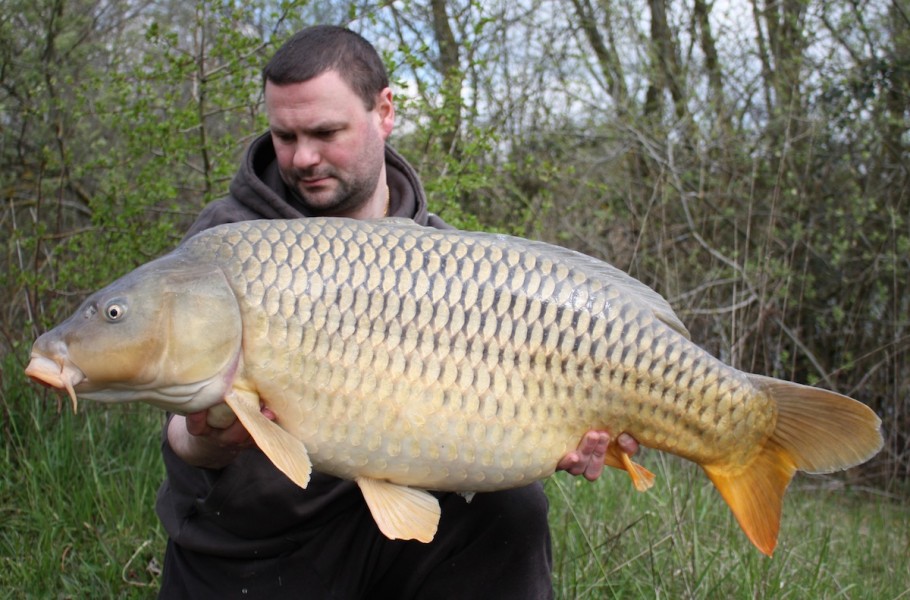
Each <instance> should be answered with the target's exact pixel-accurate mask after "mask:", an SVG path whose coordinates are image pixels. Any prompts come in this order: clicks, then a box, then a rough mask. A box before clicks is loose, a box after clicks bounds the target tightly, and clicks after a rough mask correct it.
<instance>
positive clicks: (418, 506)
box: [356, 477, 440, 542]
mask: <svg viewBox="0 0 910 600" xmlns="http://www.w3.org/2000/svg"><path fill="white" fill-rule="evenodd" d="M356 481H357V485H359V486H360V491H361V492H363V497H364V499H365V500H366V502H367V506H368V507H369V508H370V513H372V515H373V519H374V520H375V521H376V525H378V526H379V530H380V531H381V532H382V533H383V534H384V535H385V536H386V537H387V538H389V539H392V540H417V541H420V542H429V541H431V540H432V539H433V536H435V535H436V528H437V526H438V525H439V515H440V510H439V501H438V500H436V497H435V496H433V495H432V494H430V493H429V492H425V491H423V490H418V489H414V488H409V487H406V486H403V485H397V484H394V483H390V482H388V481H382V480H379V479H373V478H371V477H358V478H357V479H356Z"/></svg>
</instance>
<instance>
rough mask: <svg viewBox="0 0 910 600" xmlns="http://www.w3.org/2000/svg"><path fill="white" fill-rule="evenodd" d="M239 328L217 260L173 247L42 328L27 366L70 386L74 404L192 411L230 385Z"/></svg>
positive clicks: (41, 378) (55, 384)
mask: <svg viewBox="0 0 910 600" xmlns="http://www.w3.org/2000/svg"><path fill="white" fill-rule="evenodd" d="M242 330H243V327H242V323H241V317H240V308H239V305H238V303H237V299H236V297H235V296H234V293H233V291H232V290H231V287H230V285H229V284H228V282H227V280H226V278H225V276H224V273H223V272H222V271H221V270H220V268H218V267H217V266H216V265H213V264H211V263H206V262H198V261H196V262H194V261H192V260H190V259H189V258H188V257H186V256H182V255H181V254H180V253H179V252H178V253H172V254H170V255H167V256H165V257H162V258H160V259H157V260H155V261H152V262H150V263H148V264H146V265H143V266H142V267H139V268H138V269H136V270H135V271H132V272H131V273H128V274H127V275H125V276H123V277H122V278H120V279H118V280H117V281H115V282H114V283H112V284H110V285H109V286H107V287H105V288H103V289H101V290H99V291H97V292H95V293H94V294H92V295H91V296H89V297H88V298H87V299H86V300H85V301H84V302H83V303H82V305H81V306H80V307H79V308H78V309H77V310H76V312H75V313H73V314H72V315H71V316H70V317H69V318H67V319H66V320H65V321H64V322H62V323H61V324H60V325H58V326H57V327H55V328H54V329H52V330H50V331H48V332H47V333H45V334H43V335H41V336H40V337H39V338H38V339H37V340H36V341H35V343H34V345H33V347H32V352H31V360H30V362H29V364H28V366H27V367H26V370H25V373H26V375H28V376H29V377H30V378H32V379H33V380H35V381H37V382H39V383H41V384H44V385H46V386H49V387H52V388H55V389H57V390H60V391H66V392H67V393H69V395H70V398H71V399H72V401H73V407H74V409H75V407H76V399H77V397H82V398H87V399H89V400H97V401H101V402H130V401H137V400H138V401H145V402H149V403H150V404H154V405H156V406H159V407H161V408H165V409H167V410H172V411H175V412H180V413H187V412H194V411H198V410H203V409H205V408H208V407H209V406H211V405H214V404H216V403H218V402H220V401H221V398H222V397H223V395H224V393H225V392H226V391H227V390H228V389H229V388H230V384H231V381H232V379H233V377H234V373H235V371H236V369H237V367H238V364H239V361H240V353H241V337H242Z"/></svg>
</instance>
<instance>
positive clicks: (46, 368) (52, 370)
mask: <svg viewBox="0 0 910 600" xmlns="http://www.w3.org/2000/svg"><path fill="white" fill-rule="evenodd" d="M25 374H26V375H27V376H28V377H29V378H30V379H31V380H32V381H36V382H38V383H40V384H41V385H44V386H47V387H49V388H53V389H55V390H60V391H66V393H67V394H69V397H70V400H72V402H73V412H76V411H77V409H78V407H79V401H78V399H77V398H76V390H75V389H74V388H75V386H77V385H79V384H80V383H81V382H82V381H83V380H85V373H83V372H82V371H81V370H80V369H79V368H78V367H77V366H76V365H74V364H72V363H70V362H68V361H66V360H64V359H62V358H61V359H57V360H54V359H51V358H48V357H46V356H42V355H40V354H32V356H31V360H30V361H29V363H28V366H27V367H25Z"/></svg>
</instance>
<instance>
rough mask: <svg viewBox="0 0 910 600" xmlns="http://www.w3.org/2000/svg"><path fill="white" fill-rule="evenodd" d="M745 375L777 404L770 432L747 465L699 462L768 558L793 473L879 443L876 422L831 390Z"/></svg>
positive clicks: (859, 457) (828, 466) (826, 468)
mask: <svg viewBox="0 0 910 600" xmlns="http://www.w3.org/2000/svg"><path fill="white" fill-rule="evenodd" d="M749 377H750V379H751V380H752V383H753V384H754V385H755V386H756V387H757V388H758V389H759V390H761V391H763V392H765V393H767V394H769V395H770V396H771V398H772V399H773V400H774V401H775V404H776V405H777V423H776V425H775V429H774V432H773V433H772V434H771V436H770V437H769V438H768V439H767V440H766V442H765V444H764V446H763V447H762V449H761V451H759V452H758V454H757V455H756V456H755V457H754V458H753V459H752V460H751V461H750V462H749V463H748V464H745V465H723V464H721V465H702V466H703V468H704V470H705V472H706V473H707V474H708V477H709V478H710V479H711V481H712V482H713V483H714V485H715V486H716V487H717V489H718V491H719V492H720V494H721V496H722V497H723V499H724V500H725V501H726V502H727V504H728V505H729V506H730V509H731V510H732V511H733V514H734V516H735V517H736V520H737V521H738V522H739V525H740V527H742V529H743V531H744V532H745V533H746V536H747V537H748V538H749V540H751V541H752V543H753V544H755V546H756V547H757V548H758V549H759V550H761V551H762V552H763V553H764V554H766V555H768V556H771V555H772V553H773V552H774V548H775V547H776V546H777V535H778V531H779V529H780V515H781V506H782V502H783V495H784V492H785V491H786V489H787V486H788V485H789V484H790V480H791V479H792V478H793V475H794V474H795V473H796V471H805V472H807V473H830V472H832V471H839V470H842V469H847V468H849V467H852V466H855V465H858V464H860V463H862V462H865V461H866V460H868V459H869V458H871V457H872V456H873V455H875V453H876V452H878V451H879V450H880V449H881V447H882V444H883V440H882V435H881V431H880V427H881V420H880V419H879V418H878V416H877V415H876V414H875V413H874V412H873V411H872V410H871V409H870V408H869V407H867V406H866V405H864V404H862V403H860V402H857V401H856V400H853V399H851V398H848V397H846V396H842V395H840V394H837V393H834V392H829V391H826V390H821V389H818V388H813V387H808V386H804V385H799V384H796V383H789V382H786V381H780V380H777V379H771V378H769V377H761V376H759V375H750V376H749Z"/></svg>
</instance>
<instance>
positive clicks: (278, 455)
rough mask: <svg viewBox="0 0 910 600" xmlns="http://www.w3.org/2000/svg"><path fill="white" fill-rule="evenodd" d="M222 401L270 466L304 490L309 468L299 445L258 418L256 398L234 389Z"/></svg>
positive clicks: (306, 457) (297, 441) (308, 462)
mask: <svg viewBox="0 0 910 600" xmlns="http://www.w3.org/2000/svg"><path fill="white" fill-rule="evenodd" d="M224 401H225V403H227V405H228V406H230V407H231V410H233V411H234V414H236V415H237V418H238V419H240V422H241V423H243V426H244V427H245V428H246V430H247V431H248V432H249V434H250V435H251V436H252V438H253V440H254V441H255V442H256V445H257V446H259V449H260V450H262V452H263V453H264V454H265V455H266V456H268V457H269V460H271V461H272V464H274V465H275V466H276V467H277V468H278V469H279V470H280V471H281V472H282V473H284V474H285V475H287V476H288V477H289V478H290V479H291V481H293V482H294V483H296V484H297V485H299V486H300V487H302V488H305V487H306V486H307V485H308V484H309V482H310V472H311V471H312V470H313V465H312V463H310V456H309V453H308V452H307V449H306V446H305V445H304V444H303V442H301V441H300V440H298V439H297V438H295V437H294V436H292V435H291V434H290V433H288V432H287V431H285V430H284V429H282V428H281V427H279V426H278V424H277V423H275V422H274V421H270V420H269V419H268V418H266V417H265V416H264V415H263V414H262V412H261V411H260V409H259V395H258V394H256V393H254V392H249V391H244V390H238V389H236V388H235V389H233V390H231V391H230V392H229V393H228V394H227V395H225V397H224Z"/></svg>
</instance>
